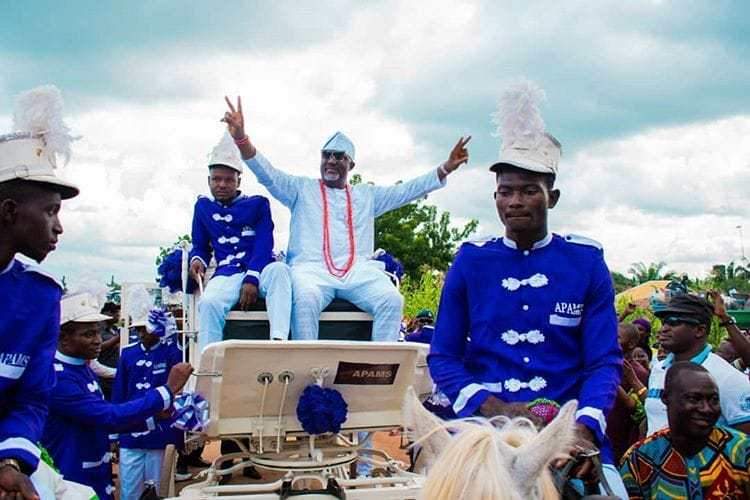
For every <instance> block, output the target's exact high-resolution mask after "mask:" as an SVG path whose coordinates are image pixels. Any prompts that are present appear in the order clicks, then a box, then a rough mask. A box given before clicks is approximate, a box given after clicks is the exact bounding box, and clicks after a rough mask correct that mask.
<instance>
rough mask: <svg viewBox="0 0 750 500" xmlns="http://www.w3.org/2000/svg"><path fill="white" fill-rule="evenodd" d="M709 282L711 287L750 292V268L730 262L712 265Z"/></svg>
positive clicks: (725, 290)
mask: <svg viewBox="0 0 750 500" xmlns="http://www.w3.org/2000/svg"><path fill="white" fill-rule="evenodd" d="M709 282H710V284H711V287H712V288H715V289H718V290H722V291H724V292H727V291H729V290H731V289H733V288H734V289H735V290H737V291H739V292H750V269H748V268H747V267H745V266H743V265H741V264H735V263H734V262H730V263H729V264H726V265H724V264H720V265H716V266H713V268H712V269H711V275H710V276H709Z"/></svg>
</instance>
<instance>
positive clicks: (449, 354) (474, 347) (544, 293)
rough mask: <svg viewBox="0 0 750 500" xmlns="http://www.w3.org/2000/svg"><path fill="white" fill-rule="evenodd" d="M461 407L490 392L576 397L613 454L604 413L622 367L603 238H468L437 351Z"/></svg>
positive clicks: (466, 409) (447, 298) (437, 369)
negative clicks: (518, 241)
mask: <svg viewBox="0 0 750 500" xmlns="http://www.w3.org/2000/svg"><path fill="white" fill-rule="evenodd" d="M428 363H429V367H430V373H431V374H432V378H433V379H434V381H435V383H436V384H437V386H438V388H439V389H440V390H441V391H442V392H443V393H445V394H446V395H447V397H448V398H449V399H450V401H451V403H452V408H453V411H454V412H455V413H456V414H457V415H458V416H459V417H466V416H469V415H473V414H475V413H476V412H477V411H478V410H479V407H480V406H481V405H482V403H484V401H485V400H486V399H487V398H488V397H489V396H490V395H493V396H496V397H497V398H499V399H501V400H503V401H506V402H531V401H533V400H535V399H537V398H548V399H551V400H554V401H556V402H557V403H559V404H561V405H562V404H564V403H565V402H567V401H569V400H571V399H577V400H578V404H579V409H578V412H577V415H576V416H577V421H578V422H579V423H582V424H584V425H586V427H588V428H589V429H590V430H591V431H592V432H593V434H594V435H595V436H596V438H597V440H598V444H599V445H600V446H601V448H602V457H603V458H604V461H605V462H608V463H610V464H611V463H612V456H611V451H610V449H609V446H608V442H607V438H606V436H605V431H606V419H605V416H606V414H607V412H608V411H609V409H610V408H611V407H612V404H613V402H614V398H615V394H616V390H617V386H618V384H619V381H620V375H621V371H622V352H621V351H620V347H619V345H618V342H617V315H616V313H615V308H614V290H613V288H612V280H611V278H610V275H609V271H608V269H607V266H606V264H605V262H604V257H603V253H602V250H601V248H600V247H598V244H596V243H595V242H592V241H591V240H588V239H585V238H581V237H577V236H567V237H564V238H563V237H561V236H558V235H554V236H553V235H552V234H550V235H548V236H547V237H546V238H544V239H543V240H541V241H539V242H537V243H536V244H535V245H534V246H533V248H532V249H530V250H519V249H518V248H516V245H515V242H513V241H512V240H510V239H508V238H499V239H493V240H490V241H486V242H484V243H466V244H464V245H462V246H461V248H460V250H459V252H458V255H457V256H456V258H455V260H454V262H453V264H452V266H451V268H450V270H449V271H448V274H447V276H446V279H445V285H444V287H443V292H442V296H441V299H440V309H439V314H438V318H437V323H436V325H435V335H434V337H433V339H432V344H431V350H430V355H429V357H428Z"/></svg>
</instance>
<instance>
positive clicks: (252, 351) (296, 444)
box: [169, 340, 430, 500]
mask: <svg viewBox="0 0 750 500" xmlns="http://www.w3.org/2000/svg"><path fill="white" fill-rule="evenodd" d="M425 351H426V349H425V347H423V346H421V345H418V344H412V343H374V342H346V341H317V342H278V341H253V340H229V341H224V342H220V343H217V344H213V345H210V346H209V347H208V348H207V349H206V350H205V352H204V353H203V355H202V356H201V360H200V365H199V369H198V371H197V373H196V375H197V383H196V386H195V390H196V392H198V393H199V394H201V395H203V396H204V397H205V398H206V400H207V401H208V402H209V409H210V418H209V423H208V425H207V427H206V429H205V431H204V432H203V433H202V434H200V435H193V436H190V439H201V440H219V439H232V440H235V441H236V442H237V444H238V446H239V447H240V450H241V451H240V452H238V453H232V454H228V455H221V456H219V457H218V458H216V459H215V460H214V461H213V463H212V465H211V467H210V468H209V469H208V470H207V471H204V472H203V474H204V475H205V479H204V480H203V481H201V482H199V483H196V484H191V485H189V486H186V487H185V488H183V489H182V491H181V492H180V495H179V497H178V498H182V499H188V498H196V499H197V498H211V497H215V496H220V497H222V498H232V499H244V498H246V499H256V500H261V499H269V500H270V499H274V500H276V499H282V498H287V497H289V496H298V495H301V494H304V495H307V498H344V497H346V498H348V499H370V498H378V499H394V500H395V499H414V498H417V496H418V493H419V491H420V489H421V486H422V483H423V480H424V478H423V477H422V476H420V475H417V474H412V473H410V472H407V470H406V469H407V465H406V464H403V463H401V462H399V461H397V460H394V459H393V458H392V457H390V456H388V454H387V453H385V452H384V451H382V450H377V449H365V448H362V447H361V446H359V445H357V444H355V441H354V440H353V439H352V436H353V435H356V433H358V432H362V431H366V432H375V431H382V430H391V429H394V428H399V427H400V426H401V425H402V413H401V405H402V403H403V400H404V395H405V393H406V390H407V388H408V387H410V386H415V387H417V388H421V389H420V390H421V391H422V392H429V390H430V381H429V376H428V375H427V367H426V362H425ZM316 379H317V380H320V379H322V380H323V385H324V386H325V387H330V388H334V389H336V390H338V391H339V392H340V393H341V395H342V396H343V398H344V400H345V401H346V403H347V405H348V414H347V419H346V422H345V423H344V424H343V425H342V429H341V432H340V433H338V434H336V435H323V436H311V435H309V434H307V433H306V432H305V431H304V430H303V428H302V425H301V424H300V422H299V421H298V419H297V416H296V406H297V401H298V399H299V396H300V394H301V393H302V391H303V390H304V388H305V387H306V386H307V385H309V384H312V383H315V382H316ZM248 443H249V445H248ZM232 459H234V460H237V459H239V460H240V463H238V464H236V465H234V466H232V467H231V468H227V469H221V468H219V464H221V463H222V462H224V461H227V460H232ZM357 461H367V462H369V463H371V464H372V465H373V467H374V468H375V471H376V473H375V474H373V477H365V478H357V479H352V478H351V476H350V466H351V465H352V464H354V463H355V462H357ZM169 465H173V462H171V463H170V464H169ZM249 465H253V466H255V467H257V468H259V469H262V470H266V471H275V474H273V475H274V476H276V477H277V479H275V480H272V481H269V482H265V483H248V484H227V485H220V484H219V478H220V476H222V475H224V474H231V473H232V472H234V471H237V470H241V469H242V468H244V467H247V466H249ZM169 487H170V489H172V490H173V488H174V486H173V483H172V484H171V485H169Z"/></svg>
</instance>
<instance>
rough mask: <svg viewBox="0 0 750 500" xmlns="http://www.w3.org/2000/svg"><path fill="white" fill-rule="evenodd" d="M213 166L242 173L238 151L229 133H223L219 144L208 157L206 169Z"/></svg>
mask: <svg viewBox="0 0 750 500" xmlns="http://www.w3.org/2000/svg"><path fill="white" fill-rule="evenodd" d="M214 166H220V167H228V168H231V169H232V170H236V171H237V172H238V173H240V174H241V173H242V158H241V157H240V150H239V149H237V145H236V144H235V143H234V139H232V136H231V135H229V132H224V135H223V136H222V137H221V140H220V141H219V143H218V144H217V145H216V146H214V149H213V151H211V154H210V155H208V168H211V167H214Z"/></svg>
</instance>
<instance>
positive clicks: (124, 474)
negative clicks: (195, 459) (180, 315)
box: [112, 308, 182, 500]
mask: <svg viewBox="0 0 750 500" xmlns="http://www.w3.org/2000/svg"><path fill="white" fill-rule="evenodd" d="M133 326H134V327H135V328H136V330H137V331H138V336H139V342H137V343H134V344H130V345H128V346H127V347H125V349H123V350H122V354H121V355H120V360H119V362H118V365H117V376H116V377H115V382H114V385H113V387H112V402H113V403H125V402H127V401H132V400H135V399H138V398H141V397H143V396H144V395H145V394H146V393H147V392H148V391H149V389H151V388H152V387H159V386H162V385H164V384H165V383H166V382H167V375H168V373H169V370H171V369H172V367H173V366H175V365H177V364H179V363H180V362H181V361H182V350H181V349H180V346H179V345H178V343H177V342H176V340H175V333H176V328H177V324H176V323H175V320H174V317H172V315H171V314H170V313H168V312H166V311H165V310H164V309H161V308H154V309H152V310H151V311H149V314H148V318H147V319H146V321H145V322H144V323H143V326H141V325H140V324H134V325H133ZM119 442H120V478H121V480H120V485H121V486H120V499H121V500H138V499H139V498H140V497H141V494H142V493H143V488H144V483H145V482H146V481H149V480H150V481H153V482H154V484H155V486H156V489H157V490H158V489H159V483H160V481H161V479H162V478H161V466H162V461H163V459H164V449H165V448H166V447H167V445H168V444H174V445H176V446H178V447H179V446H181V444H182V432H181V431H178V430H177V429H174V428H171V427H159V428H156V429H153V430H151V429H146V430H144V431H141V432H123V433H120V435H119Z"/></svg>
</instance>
